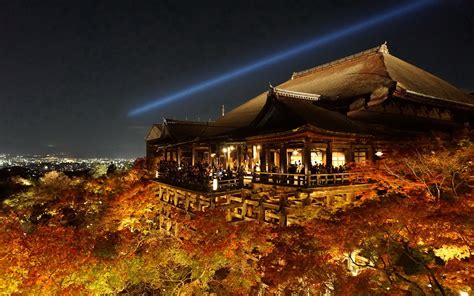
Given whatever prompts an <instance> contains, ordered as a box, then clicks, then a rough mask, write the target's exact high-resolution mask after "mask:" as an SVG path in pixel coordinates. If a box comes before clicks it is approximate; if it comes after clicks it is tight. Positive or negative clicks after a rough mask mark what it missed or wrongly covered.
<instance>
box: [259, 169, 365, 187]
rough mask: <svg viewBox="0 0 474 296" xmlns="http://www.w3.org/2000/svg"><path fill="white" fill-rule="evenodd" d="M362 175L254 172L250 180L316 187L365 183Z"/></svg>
mask: <svg viewBox="0 0 474 296" xmlns="http://www.w3.org/2000/svg"><path fill="white" fill-rule="evenodd" d="M366 181H367V180H366V179H365V178H364V176H363V175H361V174H358V173H332V174H312V175H306V174H285V173H267V172H254V173H253V175H252V182H254V183H262V184H274V185H283V186H298V187H317V186H329V185H348V184H363V183H366Z"/></svg>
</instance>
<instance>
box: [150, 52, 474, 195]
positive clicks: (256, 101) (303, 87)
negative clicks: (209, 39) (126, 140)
mask: <svg viewBox="0 0 474 296" xmlns="http://www.w3.org/2000/svg"><path fill="white" fill-rule="evenodd" d="M473 111H474V96H472V95H470V94H467V93H465V92H463V91H461V90H459V89H458V88H456V87H454V86H452V85H451V84H449V83H448V82H446V81H444V80H442V79H440V78H438V77H436V76H434V75H433V74H430V73H428V72H426V71H424V70H422V69H420V68H418V67H416V66H414V65H412V64H409V63H407V62H405V61H403V60H401V59H399V58H397V57H395V56H393V55H391V54H390V52H389V49H388V47H387V45H386V44H382V45H380V46H378V47H375V48H372V49H369V50H366V51H363V52H360V53H357V54H354V55H351V56H348V57H345V58H342V59H339V60H336V61H332V62H329V63H326V64H323V65H320V66H317V67H314V68H311V69H307V70H304V71H301V72H295V73H293V74H292V75H291V77H290V79H289V80H288V81H285V82H284V83H282V84H280V85H277V86H272V85H269V86H268V88H267V90H266V91H265V92H263V93H261V94H259V95H258V96H256V97H254V98H252V99H250V100H248V101H247V102H245V103H243V104H242V105H240V106H238V107H237V108H235V109H233V110H232V111H230V112H228V113H227V114H225V115H224V116H221V117H220V118H218V119H217V120H216V121H213V122H192V121H180V120H171V119H164V120H163V122H161V123H157V124H154V125H153V126H152V128H151V130H150V132H149V133H148V135H147V137H146V151H147V160H148V164H149V167H150V169H152V170H157V168H158V167H159V164H160V162H169V161H173V162H175V163H176V164H177V165H178V166H180V165H181V164H182V163H186V164H188V165H196V164H198V163H206V164H207V165H208V166H209V167H213V168H221V169H222V170H226V171H234V172H237V171H240V173H241V174H244V175H245V174H247V175H252V180H251V181H249V182H254V183H272V184H274V185H281V186H298V187H304V186H306V187H308V186H309V187H310V186H318V185H321V184H323V185H324V184H326V185H327V184H329V182H336V181H337V180H339V181H341V180H342V181H344V180H343V179H344V177H343V176H342V175H340V176H339V177H337V176H334V175H333V176H331V174H334V173H340V174H341V173H342V172H343V170H342V168H343V167H344V166H345V165H346V164H347V163H352V162H355V163H357V162H366V161H373V160H374V159H377V158H378V157H382V156H383V157H388V156H389V155H390V149H393V145H391V144H392V143H395V142H396V143H403V142H410V141H411V140H412V139H415V138H416V137H418V136H419V135H420V134H425V133H428V132H430V131H433V130H436V131H441V132H445V133H446V134H449V133H451V132H452V131H455V130H459V129H461V128H463V127H469V124H470V121H471V120H472V114H473ZM314 167H316V171H315V170H313V169H312V168H314ZM316 172H317V173H318V174H319V175H320V176H318V174H316ZM321 173H323V174H321ZM158 174H159V172H158V173H157V176H158ZM234 175H235V174H234ZM300 175H301V177H300ZM323 175H324V177H323ZM330 180H332V181H330ZM214 185H215V184H214ZM240 185H241V186H243V185H244V184H242V183H241V184H240ZM214 187H215V186H214Z"/></svg>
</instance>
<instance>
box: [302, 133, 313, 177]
mask: <svg viewBox="0 0 474 296" xmlns="http://www.w3.org/2000/svg"><path fill="white" fill-rule="evenodd" d="M303 164H304V168H305V172H308V171H310V169H311V142H310V141H309V140H308V139H305V140H304V147H303Z"/></svg>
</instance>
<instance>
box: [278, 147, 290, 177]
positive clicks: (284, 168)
mask: <svg viewBox="0 0 474 296" xmlns="http://www.w3.org/2000/svg"><path fill="white" fill-rule="evenodd" d="M280 170H281V173H287V172H288V153H287V152H286V145H285V144H282V145H281V146H280Z"/></svg>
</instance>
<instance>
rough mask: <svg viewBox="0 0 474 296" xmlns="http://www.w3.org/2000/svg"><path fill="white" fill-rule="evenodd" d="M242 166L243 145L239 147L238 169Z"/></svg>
mask: <svg viewBox="0 0 474 296" xmlns="http://www.w3.org/2000/svg"><path fill="white" fill-rule="evenodd" d="M241 164H242V145H237V169H239V168H240V165H241Z"/></svg>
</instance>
